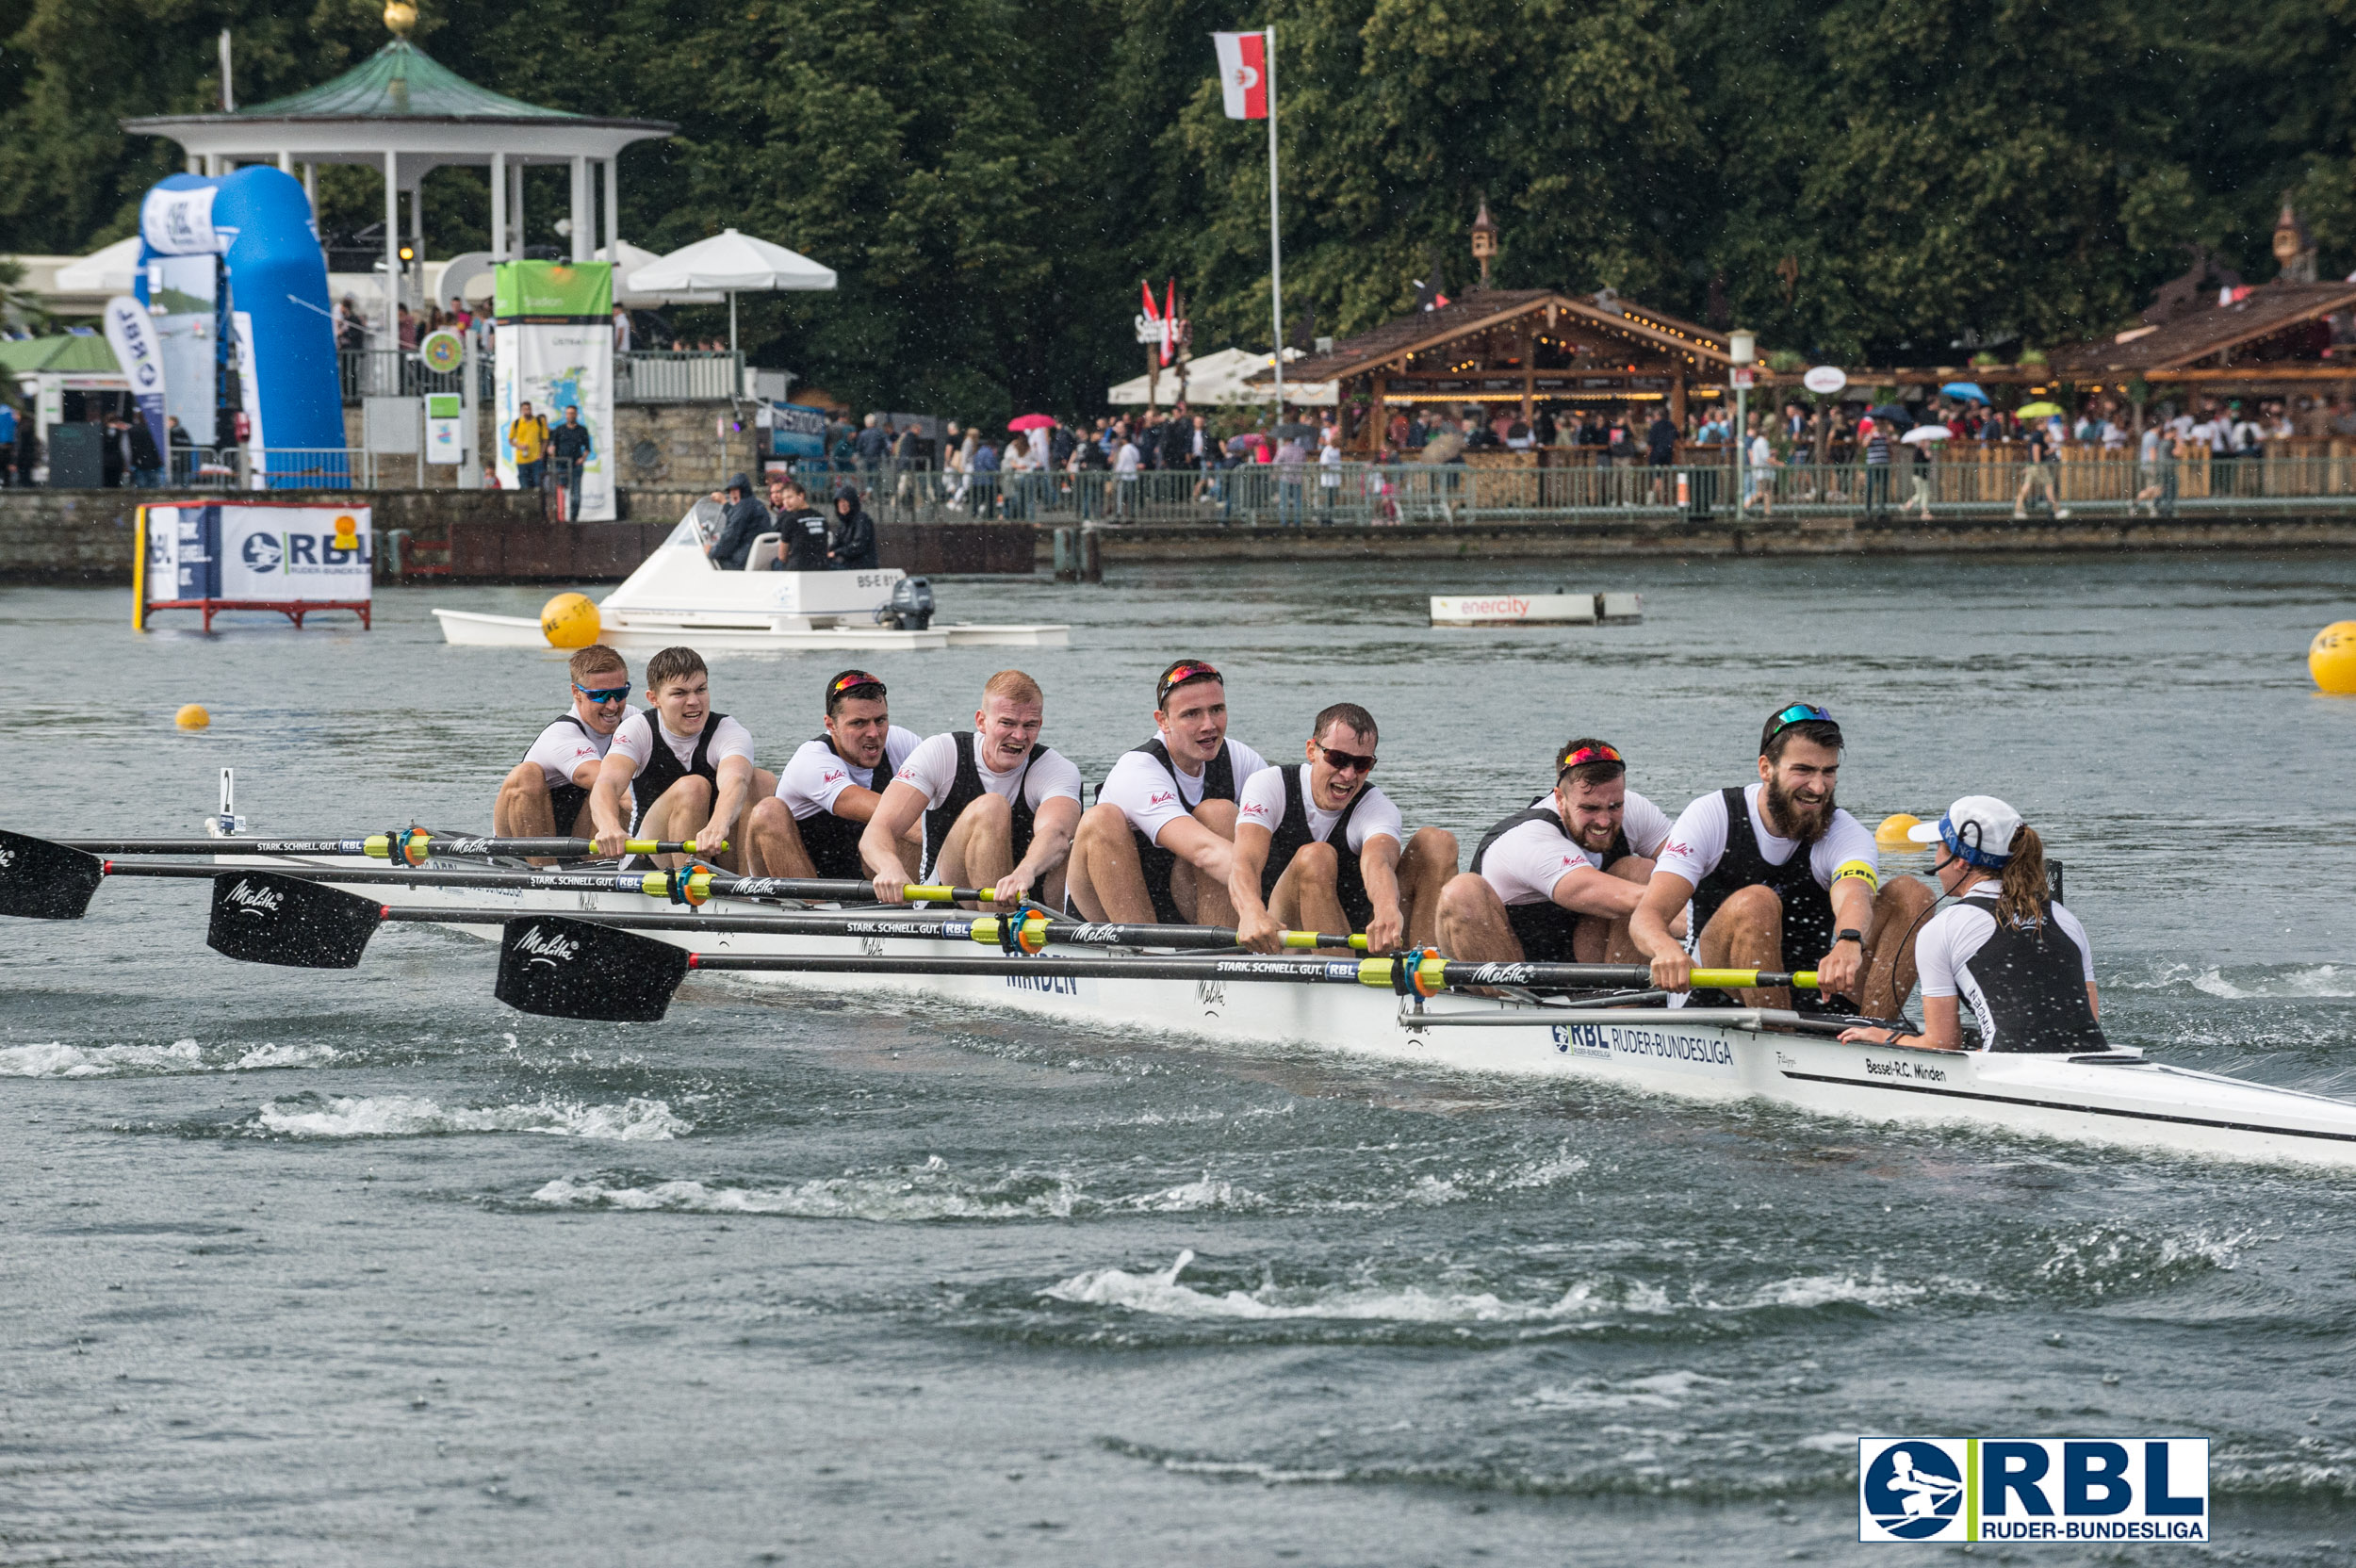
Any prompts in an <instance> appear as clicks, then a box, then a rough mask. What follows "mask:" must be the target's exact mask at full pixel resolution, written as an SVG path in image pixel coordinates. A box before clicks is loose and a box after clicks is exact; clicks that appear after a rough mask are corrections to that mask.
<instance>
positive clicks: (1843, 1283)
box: [1743, 1274, 1931, 1307]
mask: <svg viewBox="0 0 2356 1568" xmlns="http://www.w3.org/2000/svg"><path fill="white" fill-rule="evenodd" d="M1930 1293H1931V1291H1930V1287H1929V1286H1928V1285H1919V1284H1909V1283H1906V1282H1901V1281H1896V1280H1885V1279H1883V1278H1881V1277H1880V1276H1879V1275H1875V1276H1874V1277H1873V1278H1872V1279H1870V1280H1860V1279H1858V1278H1857V1276H1856V1275H1854V1274H1841V1275H1833V1274H1804V1275H1799V1276H1796V1277H1794V1278H1792V1279H1789V1280H1777V1281H1775V1282H1773V1283H1771V1284H1764V1285H1761V1286H1759V1288H1758V1289H1757V1290H1755V1291H1753V1292H1751V1294H1750V1298H1749V1299H1748V1300H1746V1301H1745V1302H1744V1303H1743V1305H1745V1306H1751V1307H1824V1306H1830V1305H1832V1304H1833V1303H1834V1302H1836V1301H1847V1302H1853V1303H1855V1304H1856V1305H1857V1306H1861V1307H1895V1306H1903V1305H1904V1304H1906V1302H1908V1301H1919V1300H1921V1299H1922V1298H1923V1297H1925V1296H1928V1295H1929V1294H1930Z"/></svg>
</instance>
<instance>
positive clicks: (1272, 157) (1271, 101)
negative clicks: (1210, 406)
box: [1261, 25, 1284, 425]
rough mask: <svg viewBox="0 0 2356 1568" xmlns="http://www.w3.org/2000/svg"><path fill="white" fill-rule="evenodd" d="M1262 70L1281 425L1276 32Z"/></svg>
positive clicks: (1271, 298)
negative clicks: (1264, 73)
mask: <svg viewBox="0 0 2356 1568" xmlns="http://www.w3.org/2000/svg"><path fill="white" fill-rule="evenodd" d="M1267 38H1268V44H1267V47H1266V51H1265V53H1266V58H1265V59H1263V60H1262V62H1261V64H1262V66H1263V68H1264V69H1265V70H1266V71H1267V72H1268V302H1269V305H1270V308H1271V309H1273V310H1274V312H1275V315H1276V356H1275V357H1276V422H1277V423H1278V424H1280V425H1281V424H1283V423H1284V241H1283V239H1282V238H1281V237H1279V235H1278V232H1277V222H1276V211H1277V209H1276V29H1275V27H1274V26H1272V25H1271V26H1269V27H1268V29H1267Z"/></svg>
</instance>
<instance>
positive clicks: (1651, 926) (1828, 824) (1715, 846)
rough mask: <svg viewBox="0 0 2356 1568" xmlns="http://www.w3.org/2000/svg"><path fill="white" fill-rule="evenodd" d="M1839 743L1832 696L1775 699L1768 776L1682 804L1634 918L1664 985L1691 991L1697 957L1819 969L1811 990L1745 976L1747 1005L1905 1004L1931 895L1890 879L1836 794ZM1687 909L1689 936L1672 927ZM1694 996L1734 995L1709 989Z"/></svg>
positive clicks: (1871, 1008) (1765, 735)
mask: <svg viewBox="0 0 2356 1568" xmlns="http://www.w3.org/2000/svg"><path fill="white" fill-rule="evenodd" d="M1841 749H1842V743H1841V727H1840V725H1838V724H1836V723H1835V722H1834V721H1833V716H1832V715H1831V714H1830V713H1829V712H1827V711H1824V709H1823V708H1820V707H1817V706H1816V705H1814V704H1812V703H1805V702H1795V703H1792V704H1791V705H1790V706H1789V707H1785V708H1780V709H1777V710H1776V711H1775V712H1774V713H1771V714H1769V715H1768V718H1767V723H1766V725H1765V727H1763V728H1762V729H1761V731H1760V733H1759V777H1758V779H1757V780H1756V781H1755V782H1753V783H1751V784H1748V785H1741V786H1730V787H1728V788H1726V789H1724V790H1714V791H1712V792H1710V793H1709V794H1706V795H1703V796H1702V797H1700V798H1699V799H1697V800H1695V801H1693V803H1692V804H1691V805H1689V806H1687V807H1686V808H1685V809H1684V810H1683V811H1682V812H1680V813H1679V814H1678V816H1677V823H1676V825H1674V826H1673V827H1671V829H1670V830H1669V837H1668V839H1667V840H1666V841H1664V842H1663V843H1662V844H1661V854H1660V857H1659V859H1658V862H1657V863H1656V864H1655V865H1654V867H1653V874H1652V880H1651V881H1650V882H1649V883H1648V884H1646V886H1645V889H1644V900H1643V902H1642V903H1640V904H1639V905H1638V906H1637V908H1636V913H1635V915H1634V917H1633V918H1631V919H1630V921H1629V922H1628V935H1629V938H1630V939H1632V940H1633V941H1634V942H1635V944H1636V947H1637V950H1638V951H1639V952H1640V953H1642V954H1643V955H1644V956H1645V957H1647V958H1648V959H1650V960H1651V963H1652V980H1653V984H1654V985H1656V986H1658V987H1660V988H1661V989H1663V990H1666V991H1670V992H1673V993H1678V992H1691V991H1692V989H1693V969H1694V966H1695V965H1696V963H1698V964H1699V965H1700V966H1701V967H1703V968H1705V969H1764V970H1789V971H1802V970H1814V971H1815V972H1817V975H1818V977H1819V979H1818V989H1817V990H1816V992H1815V993H1814V994H1813V995H1810V994H1808V993H1806V992H1803V993H1801V994H1800V996H1799V997H1798V998H1796V999H1793V998H1792V997H1791V996H1789V995H1788V994H1787V990H1786V988H1781V987H1776V988H1757V989H1746V990H1744V991H1743V992H1742V1005H1743V1006H1746V1007H1796V1008H1797V1009H1798V1010H1799V1011H1801V1012H1833V1011H1844V1012H1845V1011H1850V1010H1854V1011H1857V1012H1861V1013H1863V1014H1864V1015H1865V1016H1867V1017H1869V1018H1896V1017H1898V1016H1899V1009H1900V1008H1901V1007H1902V1006H1903V1005H1905V1003H1906V997H1907V994H1908V993H1909V992H1910V991H1911V990H1912V989H1913V988H1914V953H1913V946H1912V943H1913V933H1914V926H1915V923H1916V917H1918V916H1919V915H1921V914H1922V911H1923V910H1925V909H1927V908H1929V907H1931V905H1932V903H1933V902H1934V899H1933V897H1932V894H1931V890H1930V889H1929V888H1927V887H1925V886H1924V885H1923V884H1922V883H1921V882H1919V881H1917V880H1915V879H1914V878H1913V877H1910V876H1902V877H1898V878H1896V879H1894V880H1893V881H1891V882H1890V885H1889V886H1888V887H1883V886H1882V885H1881V864H1880V856H1879V854H1878V853H1877V851H1876V850H1875V849H1874V846H1873V830H1872V829H1870V828H1868V827H1867V826H1866V825H1864V824H1863V823H1861V822H1859V821H1857V818H1855V817H1853V816H1851V815H1850V814H1849V813H1848V812H1846V811H1843V810H1841V809H1840V807H1839V806H1838V805H1837V804H1836V803H1835V799H1834V790H1835V785H1836V783H1837V782H1838V779H1839V776H1840V773H1841ZM1680 910H1685V911H1688V913H1687V917H1686V918H1687V921H1688V927H1687V935H1686V936H1685V938H1684V939H1679V938H1678V937H1677V935H1676V933H1674V932H1673V931H1672V930H1671V929H1670V923H1671V922H1673V921H1675V920H1676V918H1677V914H1678V912H1679V911H1680ZM1689 947H1690V951H1689ZM1836 999H1846V1000H1847V1001H1848V1002H1850V1003H1851V1004H1852V1007H1848V1008H1844V1007H1840V1006H1839V1005H1838V1004H1837V1002H1836ZM1690 1000H1691V1002H1693V1004H1697V1005H1705V1006H1708V1005H1720V1006H1723V1005H1727V1002H1728V1000H1729V999H1728V998H1726V996H1725V993H1723V992H1714V991H1713V992H1702V993H1695V994H1693V996H1692V997H1691V998H1690Z"/></svg>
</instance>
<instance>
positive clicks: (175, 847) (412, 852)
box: [57, 827, 728, 866]
mask: <svg viewBox="0 0 2356 1568" xmlns="http://www.w3.org/2000/svg"><path fill="white" fill-rule="evenodd" d="M57 842H59V843H61V844H63V845H64V846H65V847H66V848H68V849H78V850H81V851H82V852H83V853H84V854H87V855H357V856H366V857H368V858H370V859H375V860H399V861H400V862H401V863H402V864H403V865H410V866H415V865H422V864H423V863H424V862H425V861H426V860H428V859H430V858H433V857H434V856H436V855H443V856H450V857H452V858H458V859H465V860H473V859H481V858H483V857H485V856H491V855H513V856H520V857H524V858H534V859H567V860H579V859H583V858H587V857H589V856H592V855H595V854H596V853H597V842H596V841H595V840H591V839H461V838H436V837H434V835H433V834H431V833H428V832H427V831H426V830H425V829H424V828H422V827H413V828H410V829H409V830H407V831H406V832H402V833H373V834H370V835H368V837H366V838H360V839H60V840H58V841H57ZM727 852H728V841H727V840H725V839H723V840H721V841H719V842H718V843H716V844H712V845H709V846H703V845H698V844H697V842H696V841H695V840H693V839H683V840H677V841H674V840H669V839H631V840H629V841H626V842H625V843H624V844H623V845H622V853H623V854H625V855H723V854H726V853H727Z"/></svg>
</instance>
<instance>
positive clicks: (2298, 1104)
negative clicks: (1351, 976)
mask: <svg viewBox="0 0 2356 1568" xmlns="http://www.w3.org/2000/svg"><path fill="white" fill-rule="evenodd" d="M221 860H222V862H223V863H234V864H241V865H254V866H257V867H268V866H270V865H273V864H276V865H281V866H283V865H286V864H290V863H303V864H310V865H329V866H334V865H335V862H334V861H331V860H319V859H311V860H305V861H290V860H287V859H279V860H269V859H263V858H251V857H245V858H234V859H233V858H229V857H222V858H221ZM343 864H344V866H345V867H347V868H348V867H349V866H350V865H351V862H349V861H347V862H344V863H343ZM449 864H450V867H452V868H455V867H456V866H458V865H460V864H461V863H460V862H450V863H449ZM347 887H348V890H350V891H352V892H354V893H357V894H359V895H361V896H363V897H366V898H369V899H374V900H378V901H380V902H382V903H385V904H389V905H393V906H395V907H407V908H428V909H464V910H470V911H471V910H484V909H495V910H497V911H499V914H500V915H501V916H503V917H505V918H509V919H513V918H518V917H524V916H529V915H535V914H561V915H591V916H595V915H629V914H639V915H644V914H646V913H649V912H654V911H659V910H661V909H663V907H664V906H663V905H662V904H661V903H659V902H658V901H655V900H651V899H648V898H646V897H645V896H643V895H639V894H631V893H618V892H610V891H587V892H583V891H572V890H566V891H561V892H560V891H548V890H535V889H529V888H521V887H516V888H500V889H483V888H436V887H413V886H392V887H388V886H386V885H384V884H383V883H380V882H367V883H360V882H354V883H352V884H349V885H347ZM768 910H774V906H765V905H761V904H757V903H753V902H750V901H745V900H734V899H728V898H726V897H719V898H714V899H712V901H711V902H710V903H708V904H706V905H705V906H703V907H702V909H701V911H700V912H701V913H704V914H760V913H762V912H764V911H768ZM846 912H856V911H846ZM457 928H458V929H460V930H464V931H467V932H469V933H470V934H473V935H476V936H479V937H483V938H485V939H491V940H497V939H499V937H500V935H501V928H500V927H499V926H498V925H493V924H489V923H484V924H480V925H471V924H470V925H462V926H459V927H457ZM642 934H644V935H646V936H649V937H651V938H654V939H658V940H662V941H666V942H669V943H671V944H673V945H675V946H679V947H682V948H686V949H689V950H691V951H695V952H698V953H706V954H713V955H737V956H786V957H819V956H835V957H850V956H868V957H871V958H875V959H886V960H889V959H901V960H905V959H908V958H923V957H938V956H942V955H944V954H949V953H955V952H957V951H959V950H958V949H957V948H956V947H954V946H952V945H950V944H945V943H943V942H941V941H938V940H926V939H909V938H900V937H889V936H859V935H852V936H813V935H808V934H803V933H793V934H784V933H774V932H680V931H648V932H644V933H642ZM963 951H964V952H966V953H968V954H971V953H973V951H974V950H973V949H970V948H969V949H965V950H963ZM1112 952H1113V953H1117V954H1128V955H1137V954H1144V953H1166V952H1167V950H1155V949H1146V948H1127V949H1117V950H1112ZM1194 962H1196V963H1199V964H1200V965H1201V966H1202V974H1201V976H1200V978H1195V979H1159V978H1144V977H1138V976H1134V975H1126V974H1122V973H1121V972H1119V969H1118V961H1117V959H1108V962H1107V968H1106V970H1105V972H1104V974H1102V975H1101V976H1100V975H1092V974H1091V975H1077V976H1074V975H1068V974H1052V975H1051V974H1047V973H1044V972H1041V973H1024V972H1022V970H1021V968H1020V966H1019V964H1018V965H1017V966H1016V967H1015V970H1014V972H1011V973H1001V974H987V975H979V974H968V975H939V974H929V975H915V974H908V973H899V974H892V973H877V974H862V975H860V976H859V977H857V979H856V980H855V981H854V980H853V979H850V978H847V977H843V976H830V975H814V974H807V973H793V972H743V973H742V975H741V977H742V978H744V979H746V980H749V981H752V982H754V983H756V984H770V985H783V986H794V987H800V988H807V989H812V990H820V991H826V992H830V993H837V994H839V993H842V992H843V991H845V990H850V989H856V990H857V992H858V993H859V994H860V995H862V996H875V995H879V994H880V995H889V996H895V997H907V998H913V999H920V1000H921V999H944V1000H954V1001H957V1002H960V1003H966V1004H972V1005H981V1006H985V1007H992V1008H1003V1009H1007V1010H1011V1011H1014V1012H1017V1013H1023V1014H1030V1015H1037V1016H1041V1017H1046V1018H1053V1019H1056V1020H1061V1021H1070V1022H1075V1023H1083V1024H1088V1025H1094V1026H1101V1027H1109V1028H1111V1029H1114V1030H1119V1031H1124V1032H1134V1031H1136V1030H1138V1029H1149V1030H1154V1031H1162V1032H1170V1033H1175V1034H1179V1035H1184V1036H1190V1037H1201V1038H1204V1039H1209V1040H1215V1041H1219V1042H1223V1043H1228V1044H1234V1045H1241V1046H1247V1047H1255V1048H1266V1047H1271V1046H1278V1047H1282V1046H1295V1045H1304V1044H1305V1045H1309V1046H1313V1047H1317V1048H1320V1049H1325V1050H1331V1051H1336V1052H1340V1053H1343V1054H1350V1055H1353V1056H1363V1057H1369V1058H1374V1059H1379V1060H1383V1061H1390V1062H1401V1063H1416V1064H1420V1065H1424V1066H1428V1067H1431V1068H1434V1069H1439V1070H1449V1071H1464V1072H1501V1073H1516V1074H1570V1075H1576V1076H1580V1077H1590V1078H1595V1079H1600V1080H1604V1081H1607V1082H1611V1083H1616V1084H1621V1085H1625V1086H1628V1087H1630V1088H1634V1089H1640V1090H1644V1091H1645V1092H1648V1093H1657V1094H1666V1095H1674V1096H1677V1097H1679V1098H1682V1099H1687V1100H1693V1101H1701V1102H1709V1103H1729V1102H1734V1101H1739V1100H1744V1099H1759V1100H1764V1101H1768V1102H1771V1103H1775V1104H1779V1105H1786V1106H1790V1107H1792V1108H1793V1109H1796V1110H1801V1111H1806V1112H1809V1113H1812V1114H1816V1115H1823V1116H1834V1117H1847V1118H1854V1119H1861V1120H1867V1121H1878V1122H1904V1123H1912V1124H1919V1125H1931V1126H1960V1127H1970V1128H1973V1129H1978V1130H1983V1131H1995V1132H2002V1133H2010V1134H2026V1135H2037V1136H2043V1137H2052V1138H2058V1139H2062V1140H2065V1141H2069V1142H2075V1143H2091V1144H2103V1145H2116V1146H2121V1147H2128V1148H2136V1149H2150V1150H2160V1151H2168V1152H2178V1153H2191V1154H2203V1155H2213V1156H2221V1157H2225V1158H2232V1159H2243V1160H2266V1161H2296V1162H2302V1163H2314V1164H2322V1165H2331V1166H2342V1167H2356V1104H2352V1103H2348V1102H2346V1101H2342V1100H2335V1099H2332V1098H2331V1097H2329V1096H2325V1095H2318V1094H2310V1093H2306V1092H2303V1091H2300V1090H2297V1089H2286V1088H2277V1087H2273V1086H2268V1085H2264V1084H2256V1083H2251V1082H2249V1081H2247V1080H2244V1079H2237V1078H2230V1077H2225V1076H2222V1075H2220V1074H2217V1073H2209V1072H2198V1071H2193V1070H2187V1069H2184V1068H2178V1067H2172V1066H2169V1065H2168V1064H2167V1063H2163V1062H2156V1061H2152V1060H2151V1059H2150V1058H2149V1057H2147V1056H2145V1055H2144V1054H2142V1053H2140V1052H2136V1051H2132V1050H2114V1051H2108V1052H2103V1053H2101V1054H2086V1055H2033V1054H1984V1053H1978V1052H1970V1053H1958V1052H1943V1051H1929V1050H1919V1049H1906V1048H1891V1047H1884V1046H1864V1045H1850V1044H1844V1043H1842V1042H1841V1041H1840V1040H1838V1039H1836V1038H1833V1037H1831V1036H1829V1035H1828V1034H1825V1033H1822V1032H1820V1031H1821V1030H1822V1029H1823V1027H1824V1026H1823V1025H1822V1024H1818V1023H1814V1022H1813V1021H1807V1020H1802V1019H1798V1018H1796V1017H1794V1016H1793V1015H1791V1014H1788V1013H1775V1012H1767V1011H1760V1010H1756V1009H1748V1008H1713V1009H1703V1008H1686V1009H1678V1010H1676V1011H1670V1010H1668V1009H1664V1008H1659V1007H1620V1008H1612V1009H1603V1010H1595V1009H1578V1010H1573V1009H1568V1008H1565V1007H1562V1006H1561V1005H1548V1004H1545V1003H1540V1002H1535V1001H1512V1000H1500V999H1492V998H1483V997H1476V996H1467V995H1463V994H1460V993H1455V992H1448V993H1445V994H1442V995H1439V996H1434V997H1432V998H1429V999H1422V998H1415V997H1412V996H1411V997H1399V996H1396V995H1394V994H1393V993H1392V992H1390V991H1388V990H1378V989H1372V988H1364V987H1360V986H1355V985H1337V984H1316V983H1310V982H1306V981H1304V982H1301V983H1264V982H1251V983H1243V982H1240V981H1237V980H1235V979H1231V978H1228V977H1225V976H1224V975H1223V974H1222V971H1221V968H1220V966H1221V964H1222V963H1223V962H1224V963H1229V964H1249V963H1250V962H1251V960H1249V959H1234V960H1222V959H1219V958H1216V957H1198V958H1196V959H1195V960H1194ZM1344 971H1350V972H1354V971H1355V965H1354V964H1344V965H1338V966H1336V967H1335V968H1334V970H1333V974H1334V975H1339V974H1341V973H1342V972H1344Z"/></svg>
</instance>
